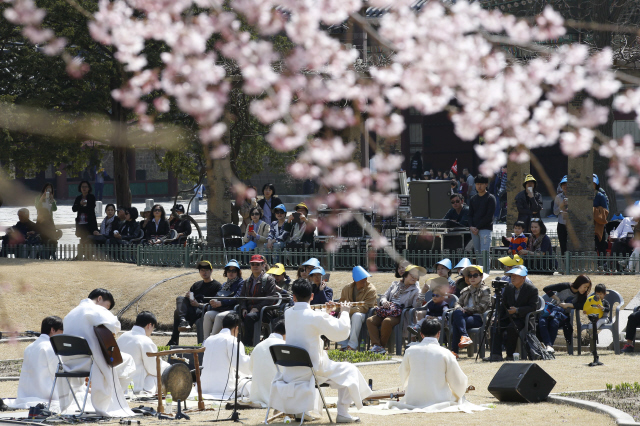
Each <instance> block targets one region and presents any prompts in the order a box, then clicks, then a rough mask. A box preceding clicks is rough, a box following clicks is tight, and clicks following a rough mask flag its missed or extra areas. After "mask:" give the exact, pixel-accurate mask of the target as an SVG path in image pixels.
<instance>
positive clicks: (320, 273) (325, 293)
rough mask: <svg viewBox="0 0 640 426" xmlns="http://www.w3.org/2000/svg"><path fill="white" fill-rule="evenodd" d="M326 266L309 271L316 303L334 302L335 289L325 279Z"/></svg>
mask: <svg viewBox="0 0 640 426" xmlns="http://www.w3.org/2000/svg"><path fill="white" fill-rule="evenodd" d="M324 275H325V272H324V268H323V267H322V266H317V267H315V268H314V269H312V270H311V272H309V281H310V282H311V284H312V289H313V302H314V304H316V305H323V304H325V303H329V302H333V290H332V289H331V287H329V286H328V285H327V282H326V281H325V280H324Z"/></svg>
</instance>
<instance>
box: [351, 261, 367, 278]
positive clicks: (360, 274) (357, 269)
mask: <svg viewBox="0 0 640 426" xmlns="http://www.w3.org/2000/svg"><path fill="white" fill-rule="evenodd" d="M351 276H352V277H353V281H355V282H358V281H360V280H363V279H365V278H369V277H370V276H371V274H370V273H368V272H367V271H366V269H364V268H363V267H362V266H360V265H358V266H354V267H353V271H352V272H351Z"/></svg>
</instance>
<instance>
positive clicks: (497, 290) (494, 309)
mask: <svg viewBox="0 0 640 426" xmlns="http://www.w3.org/2000/svg"><path fill="white" fill-rule="evenodd" d="M498 282H500V283H504V284H505V285H502V284H501V285H499V286H495V285H494V283H498ZM506 284H508V283H507V282H506V281H502V280H495V281H493V282H492V283H491V285H492V287H493V288H494V291H493V292H494V294H495V297H496V299H495V300H494V301H493V303H492V304H491V308H490V309H489V315H488V316H487V321H491V320H493V323H492V324H491V327H485V329H484V333H483V334H482V338H481V339H480V344H479V345H478V348H481V347H482V345H484V342H485V341H486V340H487V333H489V330H492V333H493V336H494V338H493V339H491V350H490V354H489V357H490V358H491V357H493V354H494V353H502V348H498V351H497V352H496V351H494V349H496V348H494V346H495V341H496V339H495V336H497V333H498V332H499V331H500V324H499V323H500V318H499V313H500V309H501V308H502V290H503V289H504V287H505V286H506ZM496 313H498V315H495V317H494V314H496ZM479 356H480V350H478V353H476V362H477V361H478V357H479Z"/></svg>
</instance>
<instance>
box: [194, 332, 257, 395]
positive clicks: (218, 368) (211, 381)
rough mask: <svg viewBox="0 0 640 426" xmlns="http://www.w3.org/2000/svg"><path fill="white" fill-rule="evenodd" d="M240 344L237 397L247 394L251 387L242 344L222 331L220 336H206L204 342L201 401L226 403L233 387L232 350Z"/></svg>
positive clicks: (233, 362) (233, 357) (234, 350)
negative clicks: (223, 401)
mask: <svg viewBox="0 0 640 426" xmlns="http://www.w3.org/2000/svg"><path fill="white" fill-rule="evenodd" d="M237 344H240V365H239V371H240V380H239V381H238V390H239V391H240V392H239V393H238V396H247V395H249V392H250V389H251V386H250V383H248V381H249V376H250V375H251V368H250V367H249V360H250V358H249V356H248V355H246V354H245V351H244V345H243V344H242V342H238V339H237V338H236V337H233V336H232V335H231V331H230V330H229V329H228V328H223V329H222V330H220V333H218V334H216V335H215V336H210V337H208V338H207V340H205V341H204V343H203V344H202V346H203V347H204V348H205V351H204V357H203V359H202V374H201V377H200V380H201V382H202V395H203V398H205V397H206V398H208V399H221V400H225V401H226V400H228V399H231V398H232V397H233V395H234V390H235V387H236V351H237V350H238V347H237V346H236V345H237Z"/></svg>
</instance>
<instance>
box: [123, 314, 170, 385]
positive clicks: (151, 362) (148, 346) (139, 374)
mask: <svg viewBox="0 0 640 426" xmlns="http://www.w3.org/2000/svg"><path fill="white" fill-rule="evenodd" d="M157 325H158V320H157V319H156V316H155V315H154V314H153V313H151V312H149V311H143V312H140V313H139V314H138V316H137V318H136V323H135V325H134V326H133V328H132V329H131V331H127V332H126V333H124V334H123V335H122V336H120V337H119V338H118V347H119V348H120V352H122V353H123V354H124V353H126V354H129V355H131V357H132V358H133V362H134V365H135V371H134V372H133V374H131V380H132V381H133V391H134V392H143V391H144V392H149V393H154V392H156V388H157V386H158V380H157V377H156V376H157V368H156V358H155V357H148V356H147V352H158V346H156V344H155V343H153V340H151V333H153V330H154V329H155V328H156V326H157ZM168 366H169V363H167V362H165V361H160V372H161V373H162V372H163V371H164V370H165V369H166V368H167V367H168Z"/></svg>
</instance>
